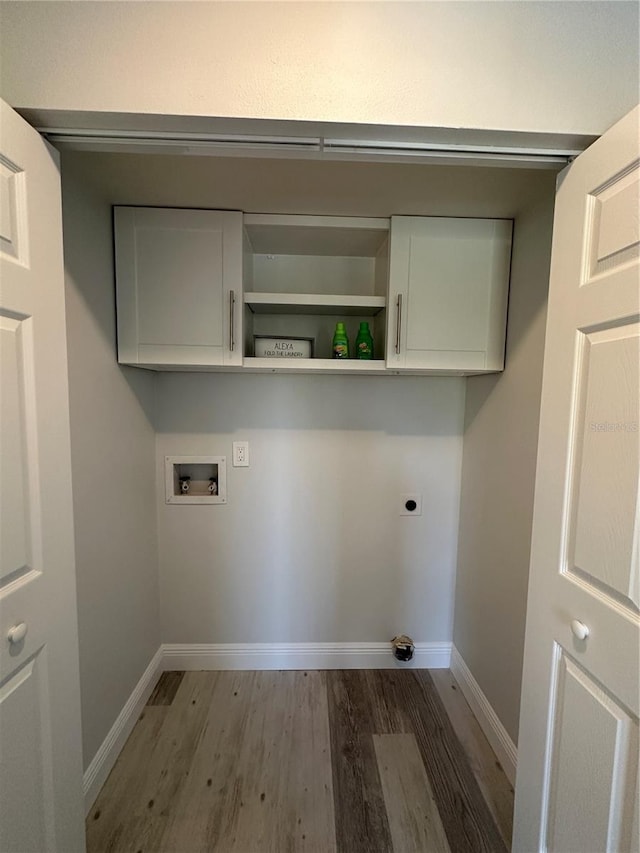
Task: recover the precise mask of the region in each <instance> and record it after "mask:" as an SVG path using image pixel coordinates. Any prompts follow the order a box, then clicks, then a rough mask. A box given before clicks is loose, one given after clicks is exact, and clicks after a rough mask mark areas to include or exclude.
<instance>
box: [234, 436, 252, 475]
mask: <svg viewBox="0 0 640 853" xmlns="http://www.w3.org/2000/svg"><path fill="white" fill-rule="evenodd" d="M233 467H234V468H248V467H249V442H248V441H234V442H233Z"/></svg>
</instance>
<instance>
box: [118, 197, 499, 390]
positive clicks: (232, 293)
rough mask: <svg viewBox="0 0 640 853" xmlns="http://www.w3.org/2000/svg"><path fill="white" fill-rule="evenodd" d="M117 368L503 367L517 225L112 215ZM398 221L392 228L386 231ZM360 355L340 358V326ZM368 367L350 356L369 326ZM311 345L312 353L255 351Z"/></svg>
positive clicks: (185, 213) (150, 211) (177, 213)
mask: <svg viewBox="0 0 640 853" xmlns="http://www.w3.org/2000/svg"><path fill="white" fill-rule="evenodd" d="M114 222H115V244H116V278H117V304H118V360H119V361H120V363H121V364H132V365H139V366H141V367H148V368H155V369H158V370H162V369H164V370H202V369H208V368H210V369H217V370H220V369H222V370H225V369H229V368H238V367H242V368H243V369H244V370H246V371H271V372H279V371H296V372H306V373H312V372H313V373H316V372H324V373H334V372H335V373H363V372H366V373H378V374H384V373H390V372H394V373H403V372H416V373H426V374H428V373H440V374H447V373H449V374H468V373H484V372H492V371H499V370H502V369H503V367H504V343H505V328H506V312H507V295H508V289H509V265H510V255H511V231H512V222H511V221H510V220H504V219H454V218H438V217H418V216H394V217H392V218H391V220H389V219H371V218H359V217H346V216H345V217H338V216H293V215H283V216H280V215H274V214H245V215H244V216H243V214H242V213H240V212H233V211H232V212H224V211H216V210H184V209H165V208H147V207H116V208H115V219H114ZM390 222H391V228H389V225H390ZM338 321H342V322H344V323H345V326H346V331H347V335H348V337H349V342H350V347H351V358H349V359H344V360H343V359H338V360H334V359H332V358H331V355H332V338H333V333H334V330H335V326H336V322H338ZM364 322H366V323H367V324H368V326H369V329H370V331H371V334H372V336H373V342H374V343H373V359H371V360H369V361H359V360H356V359H355V358H354V355H355V352H354V350H355V339H356V335H357V332H358V328H359V326H360V323H364ZM260 338H262V339H264V338H269V339H273V338H289V339H295V338H298V339H300V338H303V339H306V340H308V341H309V342H310V348H311V351H312V354H313V355H312V357H311V358H306V357H301V358H282V357H281V358H265V357H256V352H255V349H256V341H257V340H259V339H260Z"/></svg>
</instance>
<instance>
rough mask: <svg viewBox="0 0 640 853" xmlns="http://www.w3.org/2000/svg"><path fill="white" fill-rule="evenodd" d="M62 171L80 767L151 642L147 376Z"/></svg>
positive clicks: (91, 219) (83, 187) (81, 200)
mask: <svg viewBox="0 0 640 853" xmlns="http://www.w3.org/2000/svg"><path fill="white" fill-rule="evenodd" d="M62 175H63V182H62V190H63V226H64V231H65V253H64V255H65V270H66V303H67V340H68V350H69V395H70V414H71V464H72V477H73V503H74V519H75V543H76V567H77V568H76V570H77V587H78V622H79V637H80V677H81V697H82V725H83V752H84V765H85V768H86V767H87V765H88V764H89V762H90V761H91V759H92V758H93V757H94V755H95V753H96V752H97V750H98V748H99V746H100V744H101V743H102V741H103V740H104V738H105V736H106V735H107V733H108V731H109V729H110V728H111V726H112V725H113V723H114V721H115V719H116V717H117V716H118V714H119V713H120V711H121V710H122V707H123V706H124V704H125V702H126V701H127V699H128V698H129V696H130V694H131V692H132V690H133V688H134V687H135V686H136V684H137V682H138V680H139V679H140V676H141V675H142V673H143V672H144V670H145V669H146V667H147V665H148V664H149V661H150V660H151V658H152V656H153V655H154V654H155V652H156V651H157V649H158V646H159V644H160V625H159V605H158V569H157V532H156V513H155V500H154V496H155V462H154V447H155V433H154V428H153V425H152V423H151V420H150V418H151V414H152V410H153V404H154V386H155V376H154V374H153V373H148V372H146V371H141V370H134V369H131V368H124V369H123V368H120V367H118V365H117V363H116V356H115V308H114V297H113V260H112V255H113V249H112V238H111V208H110V205H109V204H108V203H107V202H106V201H104V200H103V199H102V198H101V197H100V196H99V195H96V194H95V192H92V190H91V189H90V185H89V184H87V182H86V181H85V180H84V179H83V180H80V179H79V178H77V177H76V175H75V172H74V168H73V164H72V163H71V162H69V161H68V160H66V159H64V158H63V164H62Z"/></svg>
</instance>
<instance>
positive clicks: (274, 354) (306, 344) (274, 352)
mask: <svg viewBox="0 0 640 853" xmlns="http://www.w3.org/2000/svg"><path fill="white" fill-rule="evenodd" d="M253 343H254V352H255V356H256V358H313V343H314V339H313V338H273V337H268V336H267V335H254V337H253Z"/></svg>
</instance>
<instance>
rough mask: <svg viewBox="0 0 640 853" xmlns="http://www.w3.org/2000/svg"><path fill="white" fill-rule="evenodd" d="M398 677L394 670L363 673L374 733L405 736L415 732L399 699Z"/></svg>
mask: <svg viewBox="0 0 640 853" xmlns="http://www.w3.org/2000/svg"><path fill="white" fill-rule="evenodd" d="M397 676H399V677H403V676H402V675H401V674H400V673H397V672H396V671H395V670H393V669H369V670H364V671H363V672H362V677H363V679H364V682H365V685H366V690H367V693H368V694H369V697H370V701H369V705H370V713H371V724H372V733H374V734H379V735H383V734H404V733H410V732H412V731H413V728H412V726H411V721H410V719H409V716H408V714H407V711H406V708H404V706H403V705H402V704H401V703H399V702H398V699H397V695H396V694H397Z"/></svg>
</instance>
